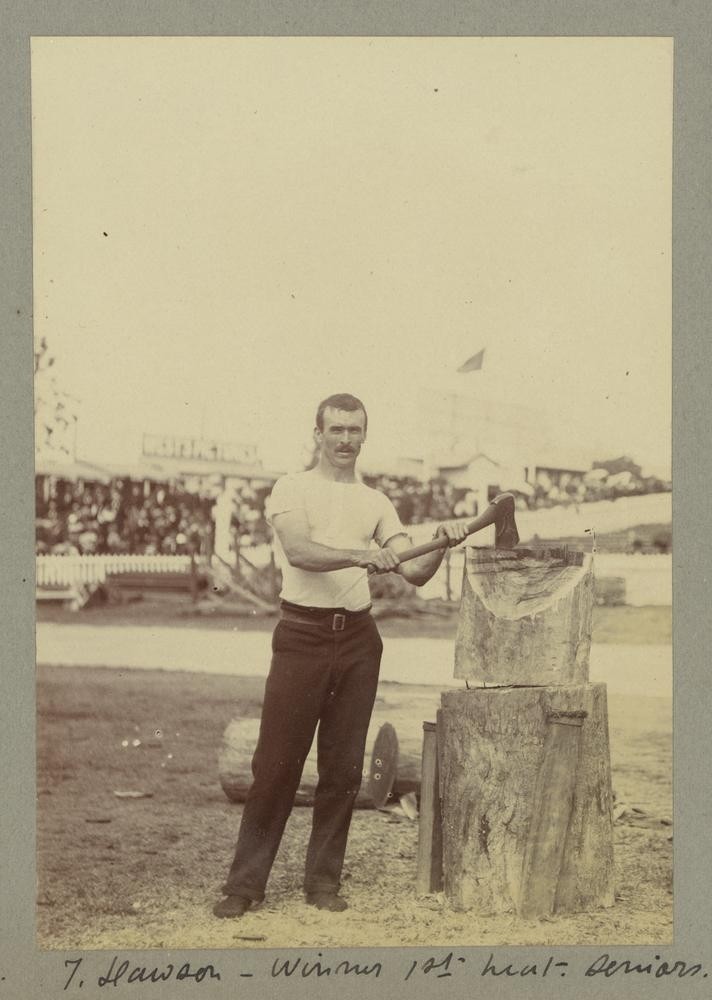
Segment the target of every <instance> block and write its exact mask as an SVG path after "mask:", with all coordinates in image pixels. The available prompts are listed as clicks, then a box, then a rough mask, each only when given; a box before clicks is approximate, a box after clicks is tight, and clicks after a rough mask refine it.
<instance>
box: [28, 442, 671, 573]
mask: <svg viewBox="0 0 712 1000" xmlns="http://www.w3.org/2000/svg"><path fill="white" fill-rule="evenodd" d="M616 461H617V462H618V465H620V462H621V461H622V460H616ZM618 465H616V463H612V468H610V469H609V468H607V467H606V463H597V467H594V468H593V469H592V470H590V471H589V472H587V473H567V472H565V471H563V470H545V469H537V472H536V478H535V481H534V484H533V489H532V490H531V492H529V493H527V494H523V493H522V494H518V495H517V503H518V505H519V506H520V507H528V508H530V509H536V508H538V507H550V506H553V505H555V504H569V503H576V504H578V503H584V502H587V501H590V500H602V499H615V498H616V497H618V496H630V495H635V494H640V493H650V492H660V491H663V490H668V489H670V484H669V483H666V482H664V481H661V480H658V479H654V478H647V479H644V478H643V477H641V475H640V471H639V468H638V467H636V466H634V465H633V466H632V467H624V468H619V467H618ZM363 479H364V482H365V483H367V485H369V486H373V487H375V488H376V489H379V490H381V491H383V492H384V493H386V495H387V496H389V497H390V498H391V500H392V501H393V503H394V505H395V507H396V510H397V511H398V514H399V515H400V518H401V520H402V522H403V523H404V524H407V525H408V524H420V523H422V522H428V521H439V520H444V519H447V518H452V517H472V516H475V515H476V514H477V513H478V510H477V504H476V501H475V495H474V493H472V492H471V491H468V490H466V489H460V488H456V487H454V486H452V484H450V483H448V482H447V481H446V480H445V479H442V478H437V479H431V480H430V481H429V482H427V483H422V482H420V480H418V479H415V478H414V477H411V476H392V475H364V477H363ZM502 487H503V488H505V489H506V488H507V484H506V483H503V484H502ZM493 492H496V489H494V490H493ZM269 493H270V487H269V486H268V485H265V484H260V485H257V484H251V483H248V482H245V483H243V484H242V485H241V486H240V487H239V488H238V489H237V490H236V492H235V495H234V497H233V502H232V514H231V520H230V527H231V531H232V532H233V535H234V537H235V541H236V543H237V544H236V547H237V548H241V549H243V548H246V547H250V546H257V545H262V544H265V543H268V542H269V541H270V537H271V533H270V529H269V526H268V524H267V521H266V519H265V502H266V500H267V497H268V496H269ZM488 499H489V498H488ZM214 503H215V498H214V496H209V495H206V494H205V492H203V493H201V492H199V491H194V490H192V489H191V490H189V489H187V488H186V484H184V483H180V482H178V481H176V482H170V483H166V482H154V481H152V480H150V479H142V480H136V479H130V478H123V479H122V478H115V479H112V480H111V481H110V482H109V483H106V484H105V483H99V482H90V481H87V480H81V479H79V480H76V481H69V480H64V479H57V478H54V477H51V476H39V475H38V476H37V477H36V550H37V553H38V554H42V553H51V554H73V553H80V554H97V555H100V554H110V553H119V554H120V553H130V554H156V555H179V554H186V553H191V552H192V553H194V554H196V555H202V556H206V555H208V554H209V553H210V552H211V551H212V540H213V532H214V522H213V504H214Z"/></svg>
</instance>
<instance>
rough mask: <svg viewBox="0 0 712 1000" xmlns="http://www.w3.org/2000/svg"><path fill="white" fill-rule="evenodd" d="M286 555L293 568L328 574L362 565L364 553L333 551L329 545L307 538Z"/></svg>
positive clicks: (356, 550)
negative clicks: (332, 571)
mask: <svg viewBox="0 0 712 1000" xmlns="http://www.w3.org/2000/svg"><path fill="white" fill-rule="evenodd" d="M285 555H286V556H287V559H288V560H289V563H290V565H291V566H296V567H297V569H306V570H310V571H311V572H312V573H328V572H329V571H330V570H334V569H349V568H352V567H354V566H358V565H360V560H361V558H362V556H363V553H362V552H361V551H360V550H358V549H332V548H331V546H329V545H322V544H321V543H320V542H313V541H311V539H308V538H305V539H303V540H302V541H300V542H298V543H296V544H293V545H292V546H290V548H289V550H288V551H285Z"/></svg>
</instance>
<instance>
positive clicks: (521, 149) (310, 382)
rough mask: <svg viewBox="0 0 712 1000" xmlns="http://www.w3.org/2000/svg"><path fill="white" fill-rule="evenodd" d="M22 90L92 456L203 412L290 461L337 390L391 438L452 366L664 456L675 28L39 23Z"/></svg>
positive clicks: (41, 229)
mask: <svg viewBox="0 0 712 1000" xmlns="http://www.w3.org/2000/svg"><path fill="white" fill-rule="evenodd" d="M32 94H33V199H34V207H33V212H34V269H35V308H34V313H35V329H36V335H37V336H45V337H46V338H47V341H48V344H49V346H50V351H51V353H52V354H53V355H54V356H55V358H56V364H55V367H54V373H55V377H56V379H57V382H58V384H59V385H61V387H62V388H63V389H65V390H66V391H67V392H69V393H71V394H72V395H73V396H76V397H77V398H78V399H79V400H80V404H79V406H78V416H79V423H78V431H77V444H78V453H79V456H80V457H82V458H85V459H94V460H97V461H98V460H104V461H111V460H114V461H126V462H132V461H135V460H136V459H137V458H138V455H139V452H140V448H141V437H142V434H143V433H144V432H146V433H172V434H181V435H182V434H185V435H201V434H202V435H204V436H206V437H211V438H217V439H219V440H226V441H247V442H255V443H256V444H257V445H258V447H259V450H260V453H261V455H262V458H263V461H264V462H265V465H266V466H267V467H268V468H274V469H287V468H297V467H299V466H300V464H301V463H302V461H303V459H304V453H305V447H306V446H307V445H308V443H309V441H310V435H311V429H312V426H313V422H314V411H315V409H316V404H317V403H318V401H319V400H320V399H321V398H323V397H325V396H327V395H329V394H330V393H332V392H352V393H354V394H355V395H357V396H359V397H361V398H362V399H363V400H364V402H365V403H366V405H367V408H368V411H369V440H368V442H367V445H366V448H365V452H364V460H365V461H369V460H370V461H371V462H373V463H375V464H381V465H388V463H389V462H390V461H391V460H393V459H394V458H395V457H396V456H399V455H413V454H415V453H419V452H421V453H422V452H423V451H425V450H427V449H428V448H429V447H431V446H434V442H435V443H437V442H436V440H435V438H434V434H435V428H437V427H439V426H442V424H443V419H444V418H443V414H444V413H447V412H450V409H451V396H452V394H453V393H454V394H457V395H459V396H461V397H463V400H464V401H463V412H467V407H468V406H469V405H470V403H472V405H473V406H474V407H475V410H474V411H473V412H475V411H476V406H477V405H479V403H482V404H483V405H484V404H487V406H489V407H490V408H492V407H495V408H496V407H499V408H500V411H501V412H502V413H503V414H509V415H510V416H511V415H512V414H514V419H512V420H510V423H509V424H508V428H509V430H508V433H510V434H511V437H512V440H513V443H514V444H515V445H516V443H517V442H518V441H519V440H520V439H521V441H525V440H526V441H527V442H528V444H527V447H528V448H530V449H531V448H532V447H535V448H538V449H540V450H541V452H542V454H543V453H544V452H545V451H546V453H547V455H552V456H555V455H556V454H561V455H562V456H570V455H572V454H574V455H579V456H580V457H581V461H584V462H589V461H590V460H591V459H592V458H594V457H599V458H601V457H612V456H615V455H620V454H624V453H625V454H629V455H632V456H633V457H634V458H635V459H636V460H637V461H638V462H640V463H642V464H643V466H644V467H645V468H646V470H648V471H651V472H655V473H657V474H659V475H667V474H668V473H669V467H670V421H671V399H670V396H671V370H670V369H671V362H670V352H671V169H672V167H671V165H672V160H671V147H672V42H671V40H669V39H664V38H645V39H636V38H632V39H631V38H585V39H575V38H548V39H547V38H537V39H534V38H485V39H478V38H472V39H463V38H439V39H433V38H427V39H426V38H398V39H396V38H378V39H369V38H333V39H331V38H205V37H204V38H36V39H33V42H32ZM482 348H484V349H485V357H484V365H483V368H482V370H481V371H479V372H473V373H469V374H467V375H458V374H456V369H457V368H458V367H459V366H460V365H461V364H462V363H463V362H464V361H465V360H466V359H467V358H468V357H469V356H470V355H472V354H474V353H475V352H476V351H478V350H480V349H482ZM480 438H481V435H477V434H476V433H475V431H474V430H473V445H474V443H475V439H476V443H477V447H478V448H481V449H482V450H485V451H487V441H486V440H484V441H483V440H481V439H480ZM464 443H465V445H467V444H468V442H467V441H465V442H464ZM515 450H516V449H515ZM495 457H496V456H495Z"/></svg>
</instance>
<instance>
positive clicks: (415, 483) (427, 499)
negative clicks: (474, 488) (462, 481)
mask: <svg viewBox="0 0 712 1000" xmlns="http://www.w3.org/2000/svg"><path fill="white" fill-rule="evenodd" d="M363 481H364V483H366V485H367V486H373V487H375V489H377V490H381V491H382V492H383V493H385V494H386V496H388V497H390V499H391V500H392V501H393V505H394V506H395V508H396V510H397V511H398V515H399V517H400V519H401V521H402V522H403V524H422V523H423V522H424V521H440V520H444V519H447V518H451V517H456V516H459V515H457V514H456V513H455V511H456V508H457V507H458V504H459V503H460V501H461V500H462V499H463V497H464V496H465V495H466V493H467V492H468V491H467V490H463V489H457V488H456V487H454V486H452V485H451V484H450V483H448V482H447V481H446V480H445V479H431V480H430V481H429V482H427V483H422V482H420V480H418V479H415V478H414V477H412V476H388V475H372V476H369V475H364V476H363Z"/></svg>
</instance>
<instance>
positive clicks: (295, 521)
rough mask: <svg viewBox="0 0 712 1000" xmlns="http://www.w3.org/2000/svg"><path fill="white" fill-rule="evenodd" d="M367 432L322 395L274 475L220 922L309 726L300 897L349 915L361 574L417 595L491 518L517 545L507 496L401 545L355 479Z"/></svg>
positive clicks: (238, 903) (256, 895) (245, 882)
mask: <svg viewBox="0 0 712 1000" xmlns="http://www.w3.org/2000/svg"><path fill="white" fill-rule="evenodd" d="M367 425H368V417H367V415H366V408H365V407H364V405H363V403H362V402H361V401H360V400H359V399H356V397H354V396H350V395H348V394H338V395H334V396H329V398H328V399H325V400H324V401H323V402H322V403H320V404H319V407H318V410H317V414H316V428H315V430H314V438H315V441H316V443H317V445H318V447H319V460H318V462H317V465H316V466H315V468H313V469H311V470H310V471H308V472H299V473H295V474H292V475H287V476H283V477H282V478H281V479H278V480H277V482H276V483H275V485H274V489H273V491H272V495H271V497H270V502H269V520H270V522H271V524H272V526H273V528H274V532H275V535H276V539H277V545H278V550H279V549H281V555H282V559H281V562H282V566H283V586H282V593H281V613H280V620H279V622H278V623H277V626H276V628H275V631H274V635H273V637H272V653H273V655H272V663H271V667H270V672H269V675H268V677H267V682H266V686H265V695H264V702H263V706H262V719H261V722H260V734H259V739H258V742H257V748H256V750H255V754H254V757H253V761H252V771H253V776H254V780H253V784H252V786H251V788H250V791H249V793H248V796H247V800H246V802H245V806H244V811H243V815H242V822H241V825H240V833H239V837H238V842H237V848H236V851H235V856H234V859H233V862H232V866H231V867H230V870H229V873H228V877H227V880H226V883H225V885H224V887H223V898H222V899H220V900H219V901H218V902H217V903H216V904H215V906H214V907H213V913H214V914H215V915H216V916H218V917H241V916H242V915H243V914H244V913H245V912H246V911H247V910H248V909H249V908H250V906H251V905H252V904H253V903H255V902H260V901H261V900H262V899H263V898H264V890H265V886H266V884H267V879H268V876H269V873H270V869H271V867H272V863H273V861H274V858H275V855H276V853H277V849H278V847H279V844H280V841H281V838H282V833H283V831H284V827H285V824H286V822H287V819H288V817H289V814H290V812H291V809H292V806H293V803H294V796H295V793H296V791H297V789H298V787H299V782H300V779H301V775H302V769H303V766H304V761H305V759H306V757H307V754H308V753H309V750H310V748H311V744H312V740H313V738H314V732H315V731H316V729H317V725H318V735H317V755H318V770H319V781H318V785H317V788H316V792H315V797H314V811H313V819H312V831H311V838H310V840H309V846H308V848H307V857H306V870H305V879H304V891H305V894H306V901H307V903H308V904H310V905H313V906H316V907H318V908H319V909H324V910H330V911H341V910H345V909H346V908H347V903H346V900H344V899H343V898H342V897H341V896H340V895H339V889H340V877H341V869H342V865H343V860H344V854H345V851H346V840H347V836H348V831H349V826H350V823H351V814H352V811H353V806H354V801H355V799H356V795H357V792H358V790H359V787H360V784H361V774H362V768H363V758H364V749H365V743H366V734H367V731H368V726H369V722H370V718H371V711H372V709H373V703H374V700H375V696H376V687H377V684H378V671H379V666H380V660H381V651H382V649H383V644H382V642H381V637H380V635H379V633H378V629H377V627H376V624H375V622H374V620H373V618H372V617H371V614H370V607H371V599H370V593H369V586H368V574H369V573H371V572H375V573H391V572H399V573H401V574H402V576H403V577H404V578H405V579H406V580H408V581H409V582H410V583H413V584H415V585H416V586H421V585H422V584H424V583H426V582H427V581H428V580H429V579H430V578H431V577H432V576H433V574H434V573H435V572H436V570H437V569H438V566H439V565H440V563H441V561H442V557H443V554H444V552H445V550H446V549H447V548H448V546H452V545H457V544H458V543H459V542H461V541H463V539H464V538H466V536H467V535H468V534H471V533H472V532H473V531H477V530H479V529H480V528H483V527H485V526H486V525H488V524H492V523H494V524H496V526H497V528H496V532H497V544H498V545H499V546H500V547H513V546H514V545H515V544H516V542H517V540H518V537H517V535H516V527H515V525H514V519H513V511H514V500H513V497H512V496H511V494H502V495H501V496H500V497H498V498H497V499H496V501H495V502H494V503H493V504H491V505H490V506H489V507H488V508H487V510H486V511H485V512H484V513H483V514H482V515H481V517H479V518H477V519H476V520H475V521H472V522H470V523H469V524H467V523H465V522H463V521H448V522H446V523H444V524H441V525H440V526H439V527H438V529H437V531H436V533H435V536H434V538H433V540H432V541H430V542H428V543H426V544H425V545H421V546H418V547H417V548H411V547H410V539H409V538H408V534H407V532H406V529H405V528H404V527H403V525H402V524H401V522H400V519H399V517H398V514H397V512H396V510H395V507H394V506H393V504H392V503H391V501H390V500H389V499H388V497H386V496H385V494H383V493H381V492H380V491H379V490H375V489H372V488H371V487H369V486H366V485H365V484H364V483H362V482H361V481H360V479H359V478H358V477H357V475H356V468H355V466H356V460H357V458H358V455H359V452H360V451H361V447H362V445H363V443H364V441H365V440H366V430H367ZM373 542H375V543H376V544H377V546H378V547H373V544H372V543H373Z"/></svg>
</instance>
